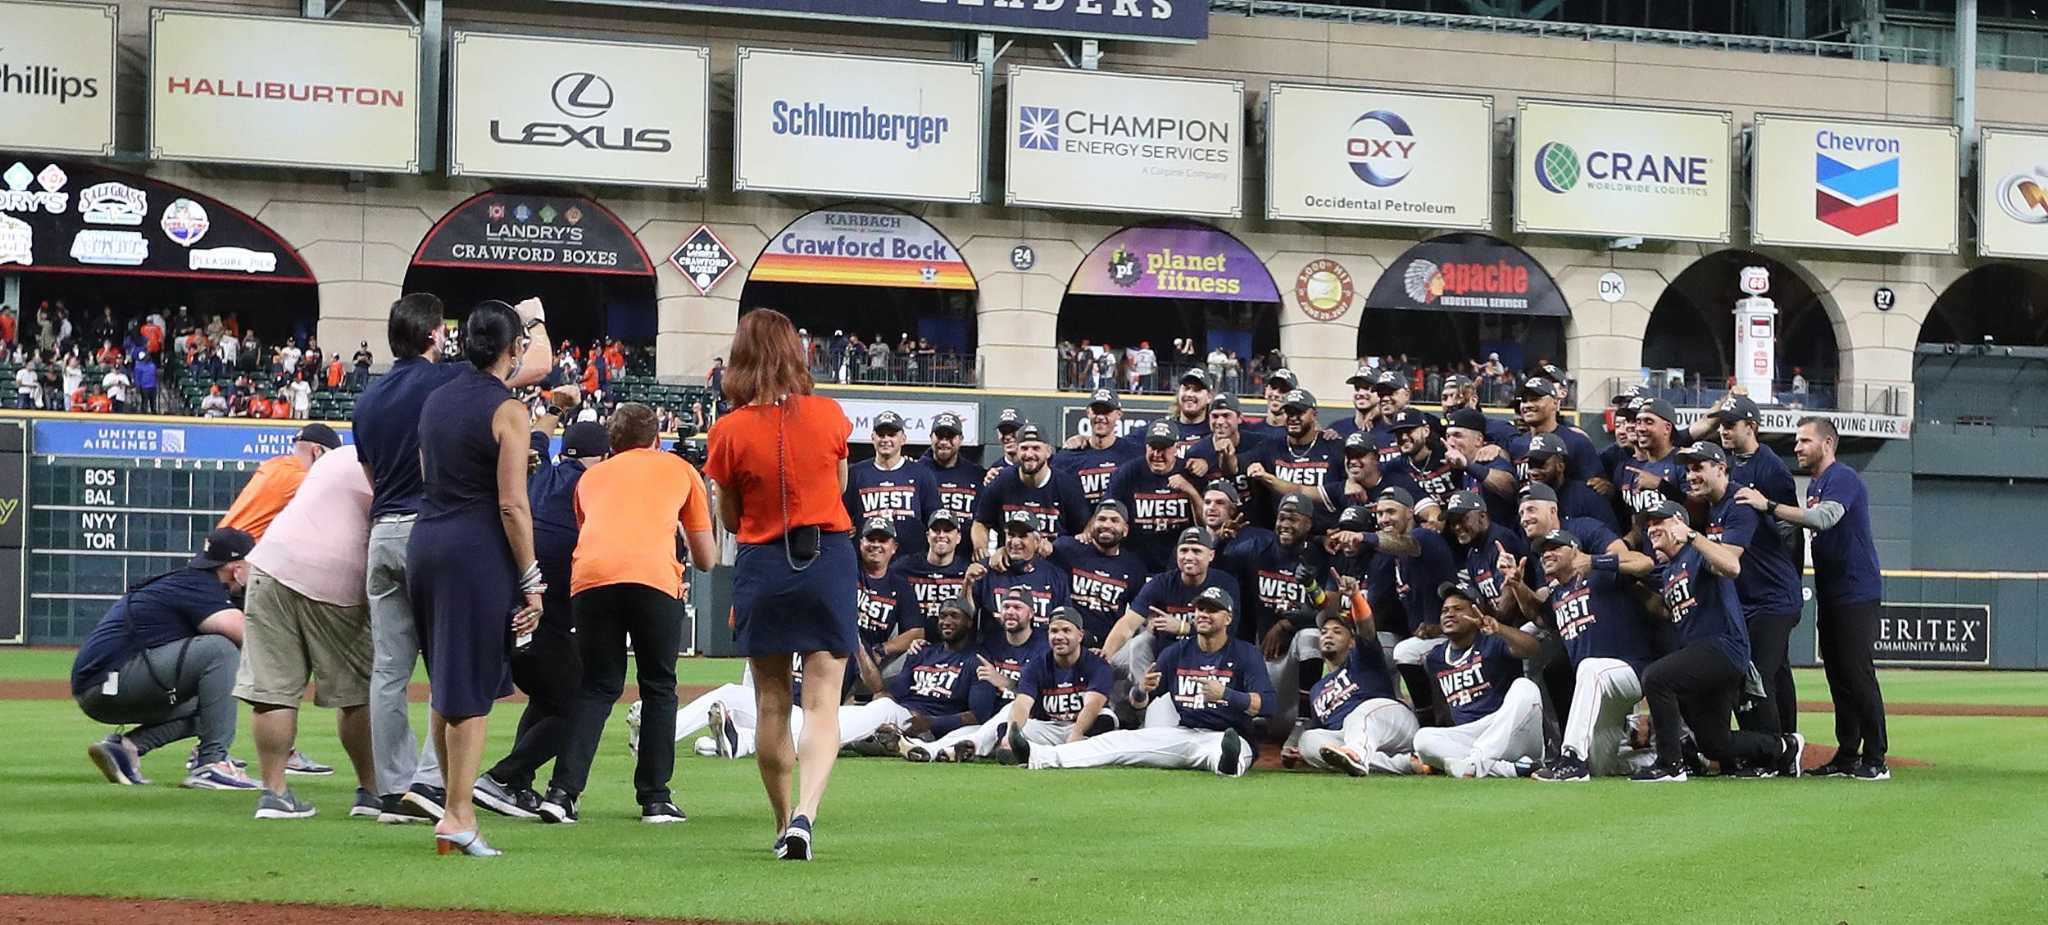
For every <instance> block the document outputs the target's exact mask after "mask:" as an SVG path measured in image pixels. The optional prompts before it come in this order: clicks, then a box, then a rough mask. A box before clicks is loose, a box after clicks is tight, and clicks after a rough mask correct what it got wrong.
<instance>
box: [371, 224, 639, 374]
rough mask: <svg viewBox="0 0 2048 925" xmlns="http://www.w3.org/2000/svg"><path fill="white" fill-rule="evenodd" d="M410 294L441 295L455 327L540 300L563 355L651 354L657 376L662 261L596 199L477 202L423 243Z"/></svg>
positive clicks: (408, 278) (408, 276) (409, 274)
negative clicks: (482, 310)
mask: <svg viewBox="0 0 2048 925" xmlns="http://www.w3.org/2000/svg"><path fill="white" fill-rule="evenodd" d="M405 291H406V292H431V293H434V294H435V295H438V296H440V297H441V301H442V302H444V303H446V304H447V306H448V314H449V316H450V317H451V318H453V319H460V318H462V317H463V316H465V315H467V314H469V310H470V308H471V307H473V306H475V305H476V303H478V302H481V301H484V300H486V299H497V300H499V301H502V302H505V303H507V304H517V303H519V302H520V301H522V300H525V299H528V298H535V297H538V298H539V299H540V300H541V301H542V303H543V304H545V305H546V306H547V308H548V334H549V335H550V336H551V337H553V338H554V339H555V340H556V341H557V346H559V344H560V343H561V342H568V343H570V344H573V345H575V346H577V347H579V348H588V347H589V345H591V344H593V343H597V342H600V341H602V340H603V339H605V338H613V339H616V340H618V341H620V342H621V343H624V344H626V345H628V347H646V348H650V349H648V350H646V351H644V352H641V353H642V355H643V356H644V360H643V361H642V362H643V363H644V364H645V370H644V371H646V372H648V373H652V372H653V369H652V365H653V353H652V350H651V348H652V347H653V345H654V336H655V319H656V315H655V301H654V262H653V261H652V260H649V259H648V257H647V252H646V251H645V250H643V249H642V248H641V247H640V241H639V239H638V238H637V237H636V236H635V235H634V234H633V231H632V229H630V228H628V227H626V224H625V223H624V222H622V221H620V220H619V217H618V216H617V215H615V214H613V212H612V210H610V209H608V208H605V207H604V206H603V205H601V204H599V203H598V202H597V201H596V200H594V199H589V198H586V197H583V196H578V195H575V194H574V193H570V192H566V191H562V190H558V189H551V188H546V187H527V186H507V187H501V188H498V189H493V190H490V191H488V192H483V193H478V194H477V195H475V196H472V197H470V198H469V199H467V200H464V201H463V202H462V204H461V205H458V206H456V207H455V208H453V209H450V210H448V214H446V215H443V216H441V220H440V221H438V222H435V223H434V227H433V228H431V229H429V230H428V231H427V235H426V237H425V238H422V239H421V240H420V245H419V248H418V249H417V250H415V251H414V252H413V256H412V266H411V267H410V268H408V269H407V270H406V273H405ZM379 346H380V345H379ZM373 349H374V347H373ZM636 352H639V351H636Z"/></svg>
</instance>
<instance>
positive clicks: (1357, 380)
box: [1344, 366, 1380, 386]
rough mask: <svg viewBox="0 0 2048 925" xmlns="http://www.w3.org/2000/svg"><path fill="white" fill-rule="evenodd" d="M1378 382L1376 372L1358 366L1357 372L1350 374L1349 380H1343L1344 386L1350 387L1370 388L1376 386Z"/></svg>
mask: <svg viewBox="0 0 2048 925" xmlns="http://www.w3.org/2000/svg"><path fill="white" fill-rule="evenodd" d="M1379 381H1380V374H1379V371H1378V370H1375V369H1373V368H1372V367H1370V366H1360V367H1359V368H1358V371H1357V372H1354V373H1352V374H1351V378H1349V379H1346V380H1344V384H1345V385H1350V386H1360V385H1366V386H1370V385H1378V384H1379Z"/></svg>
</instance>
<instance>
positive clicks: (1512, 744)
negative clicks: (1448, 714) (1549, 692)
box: [1415, 678, 1543, 777]
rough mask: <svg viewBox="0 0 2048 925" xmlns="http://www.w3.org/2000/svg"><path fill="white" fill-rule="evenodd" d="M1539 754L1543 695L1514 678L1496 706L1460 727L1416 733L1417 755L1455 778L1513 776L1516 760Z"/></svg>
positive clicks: (1541, 737) (1430, 729)
mask: <svg viewBox="0 0 2048 925" xmlns="http://www.w3.org/2000/svg"><path fill="white" fill-rule="evenodd" d="M1542 754H1543V694H1542V692H1541V691H1539V690H1537V688H1536V682H1534V681H1531V680H1529V679H1528V678H1516V679H1515V681H1514V683H1513V684H1510V685H1508V690H1507V695H1506V696H1505V697H1503V698H1502V700H1501V705H1500V709H1498V710H1495V711H1493V712H1492V713H1491V714H1488V715H1486V716H1482V717H1480V718H1479V719H1476V720H1473V721H1472V722H1469V723H1466V724H1464V725H1462V726H1451V727H1442V726H1435V727H1431V728H1428V729H1423V730H1420V731H1418V732H1416V733H1415V755H1416V757H1418V758H1421V759H1422V761H1423V763H1425V764H1427V765H1429V766H1430V767H1433V768H1435V769H1437V770H1439V771H1442V772H1444V773H1446V774H1449V775H1451V776H1453V777H1514V776H1515V762H1517V761H1521V760H1523V759H1534V758H1537V757H1539V756H1541V755H1542Z"/></svg>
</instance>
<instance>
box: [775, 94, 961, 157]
mask: <svg viewBox="0 0 2048 925" xmlns="http://www.w3.org/2000/svg"><path fill="white" fill-rule="evenodd" d="M769 129H770V130H771V131H773V132H774V133H775V134H777V135H788V136H791V137H794V138H805V137H810V138H850V139H853V140H855V141H890V142H902V143H903V146H904V147H906V148H909V149H910V150H912V151H915V150H917V149H918V148H921V147H924V146H925V145H936V144H940V143H943V142H944V141H945V140H946V132H947V131H949V130H951V129H952V120H951V119H948V118H946V117H945V116H927V115H923V114H921V113H908V112H876V111H874V110H872V109H869V108H867V107H866V106H862V107H861V108H859V109H834V108H832V107H831V106H828V105H826V104H824V103H791V102H790V101H788V100H776V101H775V102H774V104H773V105H771V106H770V107H769Z"/></svg>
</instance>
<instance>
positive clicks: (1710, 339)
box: [1642, 250, 1841, 407]
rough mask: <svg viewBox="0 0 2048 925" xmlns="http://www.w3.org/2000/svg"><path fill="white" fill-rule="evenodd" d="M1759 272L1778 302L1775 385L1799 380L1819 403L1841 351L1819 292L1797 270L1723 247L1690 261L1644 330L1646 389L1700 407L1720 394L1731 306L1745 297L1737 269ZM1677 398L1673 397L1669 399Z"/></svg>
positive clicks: (1731, 359) (1730, 364)
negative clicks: (1764, 275) (1656, 389)
mask: <svg viewBox="0 0 2048 925" xmlns="http://www.w3.org/2000/svg"><path fill="white" fill-rule="evenodd" d="M1746 267H1762V268H1764V270H1765V271H1766V272H1767V273H1768V274H1769V282H1770V289H1769V291H1768V292H1766V293H1765V295H1766V296H1768V297H1769V298H1770V299H1771V300H1772V301H1773V302H1775V303H1777V309H1778V325H1777V386H1778V388H1776V389H1775V390H1774V391H1780V392H1782V391H1786V390H1788V389H1789V386H1790V384H1791V382H1792V377H1793V376H1794V375H1795V374H1797V375H1801V376H1804V377H1805V378H1806V380H1807V382H1808V385H1809V388H1811V389H1812V391H1813V392H1814V393H1815V402H1816V405H1815V406H1817V407H1832V405H1819V404H1818V402H1819V401H1820V400H1821V399H1822V398H1823V397H1824V396H1825V395H1826V394H1831V392H1830V390H1832V389H1833V388H1834V385H1835V383H1836V381H1837V379H1838V374H1839V371H1840V369H1841V350H1840V349H1839V347H1838V346H1837V343H1836V340H1835V324H1834V318H1833V316H1832V314H1831V313H1830V312H1829V310H1828V307H1827V304H1826V303H1825V302H1824V301H1822V290H1821V288H1820V286H1819V285H1817V284H1816V283H1815V282H1814V281H1813V280H1812V279H1811V278H1810V277H1808V276H1807V275H1806V273H1805V272H1804V271H1803V270H1802V269H1801V268H1800V267H1798V266H1797V265H1795V264H1790V263H1786V262H1784V261H1781V260H1778V259H1776V258H1774V257H1770V256H1767V255H1764V254H1760V253H1757V252H1755V251H1747V250H1725V251H1718V252H1716V253H1712V254H1708V255H1707V256H1705V257H1701V258H1700V259H1698V260H1695V261H1693V263H1692V265H1691V266H1688V267H1686V268H1685V270H1684V271H1683V272H1681V273H1679V274H1678V276H1677V277H1676V278H1674V279H1673V280H1672V281H1671V283H1670V284H1669V285H1667V286H1665V287H1664V292H1663V294H1662V295H1660V296H1659V297H1658V298H1657V305H1656V307H1655V308H1653V309H1651V311H1650V321H1649V325H1648V326H1647V327H1646V328H1645V330H1644V332H1643V352H1642V366H1643V374H1644V375H1645V376H1647V377H1648V380H1647V381H1649V382H1650V383H1651V384H1653V385H1656V386H1658V387H1660V388H1663V389H1673V390H1679V391H1681V392H1684V393H1685V394H1684V395H1682V396H1680V397H1682V398H1683V399H1684V400H1685V401H1688V402H1697V403H1699V404H1705V403H1707V402H1710V401H1712V400H1713V398H1714V397H1715V396H1716V395H1718V393H1719V392H1722V391H1726V390H1727V388H1728V386H1729V381H1730V377H1731V376H1732V375H1733V374H1734V365H1735V317H1734V311H1735V303H1736V301H1737V300H1739V299H1741V298H1743V297H1744V296H1745V295H1747V293H1745V292H1744V291H1743V290H1742V288H1741V279H1742V271H1743V269H1744V268H1746ZM1674 400H1676V399H1674Z"/></svg>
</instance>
